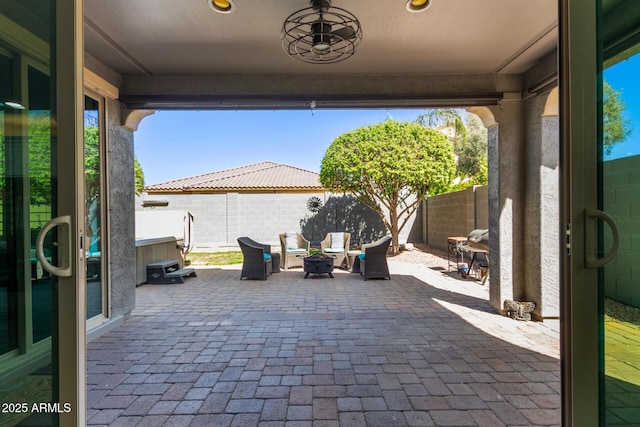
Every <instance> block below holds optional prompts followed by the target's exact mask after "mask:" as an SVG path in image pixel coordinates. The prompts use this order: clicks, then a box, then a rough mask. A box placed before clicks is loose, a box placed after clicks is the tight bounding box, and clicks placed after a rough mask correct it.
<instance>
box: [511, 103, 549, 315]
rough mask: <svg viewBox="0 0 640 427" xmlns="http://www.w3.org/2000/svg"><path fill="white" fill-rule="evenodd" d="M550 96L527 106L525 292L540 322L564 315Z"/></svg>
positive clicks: (524, 295)
mask: <svg viewBox="0 0 640 427" xmlns="http://www.w3.org/2000/svg"><path fill="white" fill-rule="evenodd" d="M546 101H547V96H545V95H542V96H538V97H533V98H531V99H529V100H527V101H526V102H525V116H526V120H525V123H526V127H525V140H526V144H525V150H526V159H527V162H526V169H525V186H526V191H525V192H524V202H525V203H524V206H525V209H524V260H523V261H524V264H525V270H526V274H525V275H524V291H521V292H520V293H518V294H517V296H516V298H518V299H522V300H527V301H533V302H535V303H536V309H535V311H534V313H535V314H537V315H538V316H540V317H558V316H559V315H560V298H559V295H560V264H559V262H560V261H559V260H560V253H559V250H560V249H559V224H560V216H559V215H560V176H559V153H560V146H559V123H558V116H557V115H548V114H545V105H546Z"/></svg>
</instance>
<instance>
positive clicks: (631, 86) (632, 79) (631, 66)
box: [604, 55, 640, 160]
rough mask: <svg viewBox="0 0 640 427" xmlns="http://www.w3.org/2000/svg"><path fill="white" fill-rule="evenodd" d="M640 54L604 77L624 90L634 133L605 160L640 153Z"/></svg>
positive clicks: (615, 86)
mask: <svg viewBox="0 0 640 427" xmlns="http://www.w3.org/2000/svg"><path fill="white" fill-rule="evenodd" d="M638 75H640V55H635V56H632V57H631V58H629V59H627V60H626V61H622V62H619V63H618V64H616V65H614V66H613V67H610V68H608V69H606V70H605V71H604V79H605V80H606V81H608V82H609V84H610V85H611V86H613V88H614V89H616V90H618V91H621V92H622V100H623V102H624V103H625V105H626V106H627V109H626V111H625V118H626V119H628V120H629V121H631V123H632V124H631V126H632V133H631V135H630V136H629V138H627V139H626V140H625V141H623V142H621V143H620V144H618V145H616V146H615V147H614V148H613V150H612V152H611V155H610V156H607V157H606V158H605V160H609V159H617V158H620V157H629V156H632V155H638V154H640V79H638Z"/></svg>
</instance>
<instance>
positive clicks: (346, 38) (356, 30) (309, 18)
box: [282, 5, 362, 64]
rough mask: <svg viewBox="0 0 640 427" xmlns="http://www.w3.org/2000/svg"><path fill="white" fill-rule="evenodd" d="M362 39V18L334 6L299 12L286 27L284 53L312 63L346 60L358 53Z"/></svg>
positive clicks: (289, 18)
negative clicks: (359, 19)
mask: <svg viewBox="0 0 640 427" xmlns="http://www.w3.org/2000/svg"><path fill="white" fill-rule="evenodd" d="M361 40H362V29H361V28H360V22H359V21H358V18H356V17H355V16H354V15H353V14H351V13H350V12H348V11H347V10H344V9H341V8H339V7H333V6H330V5H323V6H322V7H317V6H311V7H308V8H305V9H302V10H299V11H297V12H295V13H293V14H291V15H289V17H287V19H286V20H285V21H284V25H283V26H282V48H283V49H284V51H285V52H286V53H287V54H288V55H289V56H291V57H292V58H294V59H297V60H299V61H303V62H308V63H312V64H331V63H335V62H340V61H344V60H345V59H347V58H349V57H350V56H351V55H353V54H354V53H355V52H356V50H357V48H358V45H359V44H360V41H361Z"/></svg>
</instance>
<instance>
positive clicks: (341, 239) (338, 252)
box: [320, 232, 351, 268]
mask: <svg viewBox="0 0 640 427" xmlns="http://www.w3.org/2000/svg"><path fill="white" fill-rule="evenodd" d="M350 244H351V233H343V232H337V233H327V237H325V238H324V240H323V241H322V242H320V248H321V249H322V253H323V254H324V255H329V256H333V257H334V258H335V260H334V261H333V264H334V265H336V266H338V267H340V266H342V263H343V262H346V264H347V268H349V258H348V257H347V251H348V250H349V245H350Z"/></svg>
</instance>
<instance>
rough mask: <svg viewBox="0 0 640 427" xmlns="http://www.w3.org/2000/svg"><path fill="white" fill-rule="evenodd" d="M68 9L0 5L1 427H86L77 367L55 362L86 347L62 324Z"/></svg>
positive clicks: (50, 2) (67, 206)
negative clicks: (63, 38)
mask: <svg viewBox="0 0 640 427" xmlns="http://www.w3.org/2000/svg"><path fill="white" fill-rule="evenodd" d="M76 5H77V3H76V2H75V1H74V0H58V1H56V0H39V1H37V2H34V1H18V0H3V1H2V2H0V404H2V407H1V408H0V425H1V426H14V425H25V426H33V425H37V426H48V425H65V426H66V425H81V424H84V422H83V420H84V418H85V417H84V415H78V414H79V411H82V412H83V411H84V403H83V400H84V398H82V399H79V398H78V397H79V396H80V393H81V391H82V389H83V387H84V386H82V385H81V384H80V382H79V381H78V378H79V377H81V376H82V377H83V378H82V381H83V382H84V381H85V380H84V374H83V373H81V371H82V369H81V368H82V367H81V366H80V365H79V364H78V362H77V360H78V357H77V356H73V357H68V356H67V355H65V354H63V351H68V350H63V349H67V348H68V347H69V346H71V347H73V353H74V354H75V353H79V352H82V351H83V348H84V347H83V345H84V341H83V340H82V338H81V336H79V335H78V332H77V331H78V330H79V327H80V325H79V324H78V322H77V321H75V320H74V319H73V317H69V316H68V315H66V314H64V315H63V314H62V313H74V312H76V310H77V309H78V304H77V301H78V300H77V298H76V297H75V295H76V294H77V289H78V286H77V285H78V276H77V274H76V273H75V271H76V269H77V267H78V265H79V263H78V261H77V260H74V259H72V257H71V254H73V253H74V252H75V250H76V249H75V248H76V247H77V244H76V239H77V236H78V232H77V230H78V228H77V227H76V226H75V225H74V224H75V223H76V221H74V218H75V217H76V215H75V212H76V211H77V208H78V200H77V197H76V196H75V191H74V184H72V185H64V183H74V182H77V181H78V175H79V172H78V170H77V168H76V162H75V161H74V160H73V158H74V156H75V153H77V152H78V144H77V142H76V139H75V137H74V133H75V132H74V131H73V128H74V126H73V122H74V121H75V119H74V113H73V110H74V109H75V108H76V104H77V103H76V102H75V101H74V100H72V99H69V98H68V96H67V95H65V97H67V99H66V101H63V102H61V99H63V98H64V97H59V96H58V94H60V93H72V92H73V91H74V87H75V86H77V85H76V83H75V81H76V80H77V78H75V77H74V76H72V75H68V74H66V73H64V72H61V70H63V69H65V68H66V69H69V68H72V67H73V65H70V64H71V63H73V62H76V61H77V58H78V55H77V54H76V53H74V49H73V46H72V45H73V44H74V43H75V42H72V43H71V44H70V45H68V46H67V50H66V51H67V54H65V56H66V57H60V56H59V55H58V53H57V52H59V49H58V47H59V46H58V44H57V43H58V41H59V36H60V35H61V34H65V32H67V34H68V33H71V34H72V33H73V32H74V31H75V29H74V28H76V27H74V26H67V27H66V29H65V30H61V31H60V28H61V27H62V26H63V25H62V24H63V23H64V22H66V23H72V22H75V21H77V15H76V14H77V10H76V8H75V6H76ZM72 39H73V37H71V40H72ZM61 75H65V77H57V76H61ZM80 87H81V86H80ZM80 107H81V105H80ZM61 188H66V189H68V191H69V192H70V194H64V195H63V194H62V193H61V190H60V189H61ZM63 213H66V215H63V216H62V217H61V214H63ZM82 307H84V304H82ZM82 320H84V319H82ZM83 326H84V324H82V327H83ZM79 346H80V347H79Z"/></svg>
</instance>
